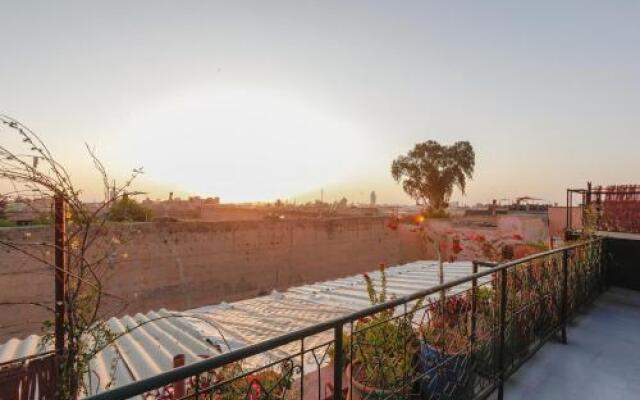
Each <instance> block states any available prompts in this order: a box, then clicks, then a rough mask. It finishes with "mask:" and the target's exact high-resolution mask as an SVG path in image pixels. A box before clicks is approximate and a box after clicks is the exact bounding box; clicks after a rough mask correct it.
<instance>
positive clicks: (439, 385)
mask: <svg viewBox="0 0 640 400" xmlns="http://www.w3.org/2000/svg"><path fill="white" fill-rule="evenodd" d="M470 309H471V302H470V299H469V298H468V297H467V296H466V295H454V296H449V297H448V298H447V299H446V300H445V303H444V305H443V304H442V302H441V301H438V302H434V303H431V304H430V305H429V306H428V307H427V310H428V322H427V323H425V324H424V325H423V326H421V329H420V336H421V339H422V340H421V346H420V352H419V355H418V358H417V372H418V374H419V375H420V394H421V396H422V398H427V399H430V398H438V399H439V398H459V397H464V395H465V394H467V393H468V390H469V388H470V385H469V383H470V382H471V379H470V369H469V367H470V365H471V357H472V354H473V349H472V347H471V342H470V340H469V339H470V332H469V330H468V318H467V317H468V312H469V311H470Z"/></svg>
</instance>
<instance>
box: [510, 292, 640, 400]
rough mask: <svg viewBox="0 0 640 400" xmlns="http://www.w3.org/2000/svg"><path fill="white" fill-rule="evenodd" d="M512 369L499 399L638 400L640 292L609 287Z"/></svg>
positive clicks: (639, 377)
mask: <svg viewBox="0 0 640 400" xmlns="http://www.w3.org/2000/svg"><path fill="white" fill-rule="evenodd" d="M568 338H569V343H568V344H566V345H563V344H560V343H558V342H554V341H550V342H549V343H547V344H546V345H545V346H544V347H543V348H542V349H541V350H540V351H539V352H538V353H537V354H536V355H535V356H534V357H533V358H532V359H531V360H529V361H528V362H527V363H526V364H525V365H524V366H522V368H520V370H519V371H518V372H517V373H515V374H514V375H513V376H512V377H511V378H510V379H509V380H508V381H507V384H506V386H505V399H508V400H511V399H532V400H537V399H544V400H554V399H565V400H571V399H576V400H578V399H579V400H587V399H607V400H614V399H640V292H635V291H631V290H626V289H621V288H611V289H610V290H609V291H607V292H606V293H604V294H603V295H602V296H601V297H600V298H599V299H598V300H597V301H596V302H595V304H594V305H593V307H591V308H590V309H589V310H588V311H587V312H586V313H585V314H583V315H581V316H579V317H578V318H577V319H576V321H575V322H574V324H573V326H572V327H570V328H569V330H568Z"/></svg>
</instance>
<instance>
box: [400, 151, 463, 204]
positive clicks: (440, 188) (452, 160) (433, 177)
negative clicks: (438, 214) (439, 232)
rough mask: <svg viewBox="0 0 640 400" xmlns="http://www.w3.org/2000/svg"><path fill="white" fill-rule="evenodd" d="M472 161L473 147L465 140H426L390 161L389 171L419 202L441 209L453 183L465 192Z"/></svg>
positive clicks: (446, 202)
mask: <svg viewBox="0 0 640 400" xmlns="http://www.w3.org/2000/svg"><path fill="white" fill-rule="evenodd" d="M475 163H476V161H475V153H474V151H473V147H472V146H471V143H469V142H467V141H460V142H456V143H454V144H452V145H450V146H446V145H441V144H440V143H438V142H436V141H435V140H428V141H426V142H423V143H417V144H416V145H415V146H414V147H413V149H412V150H410V151H409V152H408V153H407V155H400V156H399V157H398V158H396V159H395V160H394V161H393V163H392V164H391V175H392V176H393V179H395V180H396V182H398V183H402V188H403V189H404V191H405V192H406V193H407V194H408V195H409V196H411V197H412V198H413V199H415V200H416V202H417V203H418V204H422V205H424V206H427V205H428V206H429V208H430V209H433V210H442V209H444V208H445V207H447V204H448V201H449V198H450V197H451V194H452V193H453V188H454V187H458V188H459V189H460V191H461V192H462V193H463V194H464V192H465V188H466V185H467V179H472V177H473V170H474V167H475Z"/></svg>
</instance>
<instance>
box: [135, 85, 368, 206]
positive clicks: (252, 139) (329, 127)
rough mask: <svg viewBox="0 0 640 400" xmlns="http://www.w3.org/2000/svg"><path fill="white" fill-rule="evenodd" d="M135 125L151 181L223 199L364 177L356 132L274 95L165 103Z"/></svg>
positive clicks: (139, 155)
mask: <svg viewBox="0 0 640 400" xmlns="http://www.w3.org/2000/svg"><path fill="white" fill-rule="evenodd" d="M144 115H145V117H144V118H143V119H138V120H136V121H134V122H133V123H132V124H131V125H130V129H128V131H129V132H130V134H129V135H128V138H127V142H128V143H129V145H130V146H128V147H129V150H130V151H131V152H132V154H131V157H134V159H137V160H140V162H141V163H142V164H143V165H144V168H145V171H146V175H147V178H150V179H152V180H153V181H156V182H167V183H169V184H171V185H175V186H176V188H175V189H176V190H183V191H186V192H191V193H195V194H202V195H219V196H221V197H222V198H223V200H224V201H255V200H272V199H275V198H287V197H290V196H294V195H296V194H299V193H304V192H309V191H316V190H319V188H320V187H321V186H323V185H325V184H330V183H334V182H338V181H341V180H344V179H346V178H348V177H349V176H351V175H355V174H357V173H361V172H362V170H363V168H364V166H363V165H364V163H365V160H366V156H367V153H368V150H367V145H366V143H367V141H368V140H367V138H366V137H365V135H364V134H363V133H362V132H360V131H359V130H358V129H357V128H356V127H354V126H352V125H350V124H348V123H345V122H344V121H340V120H339V119H336V118H335V117H333V116H332V115H328V114H324V113H322V112H320V111H318V110H316V109H314V108H312V107H309V106H305V105H303V104H301V103H299V102H294V101H291V100H288V99H285V98H283V97H281V96H277V95H275V94H273V93H258V92H249V91H242V90H233V91H229V90H227V91H224V92H215V93H213V94H199V95H193V94H190V95H185V96H179V97H178V98H174V99H172V100H171V101H165V102H162V105H161V106H159V107H157V108H156V109H155V110H151V111H149V110H146V111H145V112H144Z"/></svg>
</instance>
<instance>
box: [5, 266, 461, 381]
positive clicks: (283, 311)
mask: <svg viewBox="0 0 640 400" xmlns="http://www.w3.org/2000/svg"><path fill="white" fill-rule="evenodd" d="M386 272H387V287H388V292H389V294H390V295H394V296H397V297H401V296H404V295H408V294H411V293H415V292H417V291H419V290H423V289H427V288H429V287H433V286H435V285H437V284H438V273H437V263H436V262H435V261H417V262H412V263H409V264H404V265H399V266H395V267H390V268H387V270H386ZM470 273H471V263H470V262H456V263H448V264H446V265H445V281H451V280H455V279H458V278H461V277H463V276H466V275H469V274H470ZM370 276H371V278H372V279H373V281H374V282H379V278H380V273H379V272H378V271H376V272H372V273H371V274H370ZM464 288H465V287H463V286H461V287H460V288H458V289H459V290H462V289H464ZM369 305H370V303H369V299H368V296H367V292H366V288H365V282H364V279H363V277H362V275H357V276H350V277H346V278H341V279H336V280H332V281H326V282H319V283H315V284H310V285H304V286H298V287H293V288H290V289H289V290H287V291H285V292H282V293H280V292H276V291H274V292H272V293H271V294H270V295H268V296H263V297H256V298H252V299H248V300H242V301H238V302H234V303H220V304H217V305H212V306H205V307H200V308H196V309H192V310H188V311H183V312H174V311H168V310H165V309H161V310H158V311H151V312H148V313H147V314H140V313H139V314H136V315H133V316H130V315H126V316H124V317H121V318H111V319H110V320H109V321H108V325H109V327H110V329H111V330H113V332H114V333H120V332H125V331H126V330H127V329H131V328H133V327H136V326H138V325H140V324H142V325H141V326H140V327H138V328H136V329H133V330H131V332H130V333H128V334H126V335H124V336H122V337H120V338H119V339H118V340H117V341H116V343H115V346H113V347H111V348H108V349H105V350H103V351H102V352H100V353H99V354H98V356H97V357H96V358H95V359H94V360H93V362H92V370H93V371H94V373H93V374H92V377H91V383H90V386H91V387H92V388H93V389H92V392H94V393H95V392H100V391H103V390H105V388H106V387H107V386H108V385H109V382H111V381H112V382H111V385H110V387H115V386H120V385H123V384H126V383H129V382H131V381H135V380H139V379H144V378H148V377H150V376H153V375H155V374H158V373H160V372H162V371H166V370H168V369H171V368H172V367H173V357H174V356H175V355H176V354H184V355H185V358H186V362H187V363H190V362H194V361H196V360H198V359H201V358H202V357H211V356H215V355H217V354H220V353H221V352H226V351H229V350H230V349H236V348H240V347H243V346H246V345H250V344H255V343H258V342H261V341H264V340H267V339H270V338H272V337H275V336H278V335H282V334H285V333H288V332H291V331H294V330H297V329H300V328H303V327H306V326H310V325H313V324H316V323H318V322H322V321H327V320H330V319H333V318H337V317H339V316H342V315H345V314H348V313H350V312H353V311H356V310H359V309H362V308H365V307H367V306H369ZM39 339H40V338H39V337H38V336H36V335H31V336H29V337H27V338H25V339H15V338H14V339H11V340H9V341H8V342H6V343H5V344H3V345H0V363H1V362H5V361H9V360H12V359H16V358H21V357H26V356H29V355H33V354H36V353H38V352H41V351H43V350H44V349H42V348H41V346H39ZM328 339H330V337H329V336H327V335H324V337H323V335H318V336H317V337H314V338H309V342H307V341H305V347H310V346H313V345H314V344H320V343H323V342H325V341H327V340H328ZM298 350H299V344H292V345H290V346H284V347H282V348H279V349H278V350H277V351H275V352H274V353H273V354H266V355H265V357H268V358H279V357H283V356H287V355H288V354H293V353H295V352H297V351H298ZM112 376H113V380H112V379H110V377H112Z"/></svg>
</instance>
